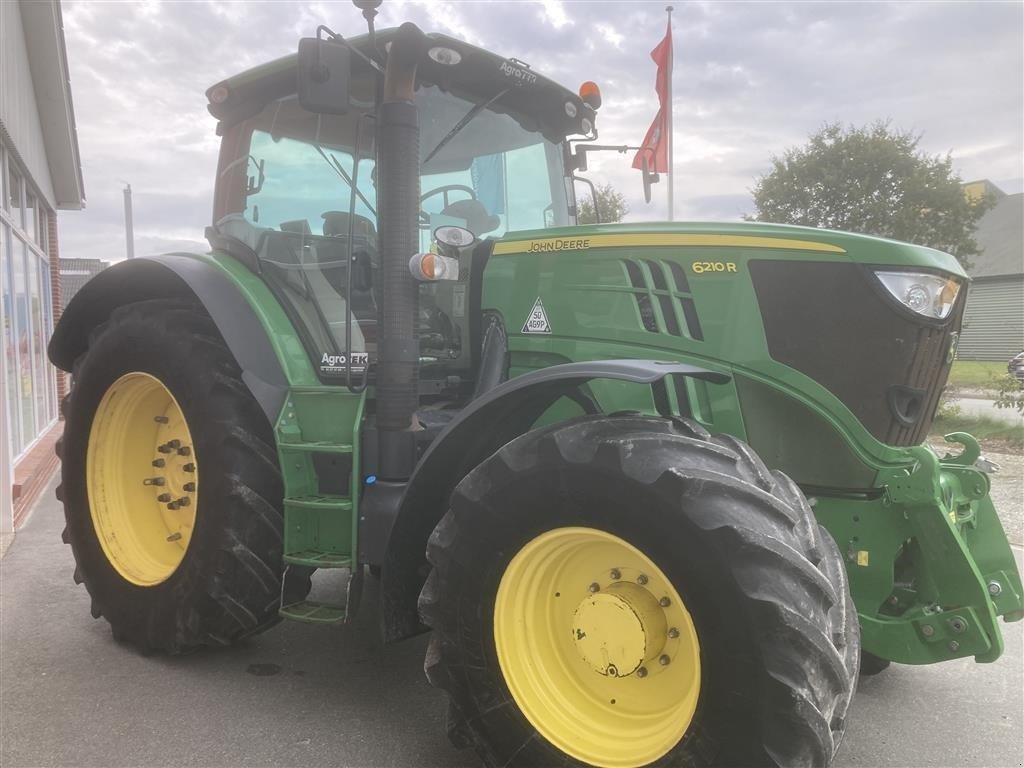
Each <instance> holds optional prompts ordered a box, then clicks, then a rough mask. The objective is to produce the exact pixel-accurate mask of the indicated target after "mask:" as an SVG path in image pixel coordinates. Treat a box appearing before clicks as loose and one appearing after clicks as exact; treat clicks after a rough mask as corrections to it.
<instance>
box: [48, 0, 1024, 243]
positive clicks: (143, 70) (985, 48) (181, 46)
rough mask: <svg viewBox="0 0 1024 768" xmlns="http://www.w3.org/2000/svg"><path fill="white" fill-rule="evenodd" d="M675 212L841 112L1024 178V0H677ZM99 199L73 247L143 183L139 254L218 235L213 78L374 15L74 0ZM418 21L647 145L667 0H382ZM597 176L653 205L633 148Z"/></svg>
mask: <svg viewBox="0 0 1024 768" xmlns="http://www.w3.org/2000/svg"><path fill="white" fill-rule="evenodd" d="M671 2H673V3H674V6H675V12H674V13H673V35H674V40H675V66H674V73H673V74H674V77H673V82H674V86H673V88H674V90H673V110H674V115H675V128H674V131H673V137H674V141H675V217H676V219H677V220H701V221H716V220H717V221H724V220H737V219H739V218H740V217H741V216H742V215H743V214H745V213H750V212H751V211H752V209H753V202H752V198H751V193H750V190H751V188H752V187H753V185H754V183H755V181H756V179H757V177H758V176H759V175H761V174H764V173H766V172H767V171H768V169H769V167H770V160H771V157H772V155H773V154H781V153H783V152H784V151H785V150H786V149H787V148H789V147H794V146H798V145H800V144H801V143H803V142H804V141H805V140H806V139H807V137H808V136H809V135H811V134H812V133H814V132H815V131H816V130H818V129H819V128H820V127H821V126H822V125H824V124H825V123H828V122H834V121H839V122H841V123H844V124H852V125H864V124H867V123H871V122H874V121H875V120H878V119H883V120H889V121H891V124H892V126H893V127H894V128H899V129H904V130H911V131H914V132H915V133H918V134H920V135H921V143H920V148H921V149H922V150H923V151H925V152H928V153H930V154H942V155H945V154H946V153H950V154H951V155H952V157H953V165H954V168H955V170H956V171H957V172H958V173H959V174H960V175H961V176H962V178H963V179H964V180H965V181H969V180H973V179H977V178H988V179H990V180H992V181H993V182H995V183H996V184H997V185H998V186H999V187H1001V188H1002V189H1003V190H1004V191H1005V192H1007V193H1015V192H1020V191H1022V189H1024V178H1022V177H1024V167H1022V166H1024V147H1022V143H1024V34H1022V32H1024V3H1021V2H1019V1H1017V2H1007V3H997V2H977V1H976V2H962V3H956V2H923V1H921V2H919V1H916V0H915V1H913V2H893V3H883V2H857V3H843V2H835V1H833V2H825V3H814V2H804V3H786V2H683V1H682V0H671ZM63 9H64V28H65V37H66V41H67V48H68V65H69V69H70V77H71V86H72V93H73V99H74V106H75V116H76V119H77V123H78V140H79V144H80V149H81V156H82V167H83V173H84V176H85V187H86V197H87V201H86V208H85V210H83V211H80V212H70V211H68V212H63V213H62V214H61V216H60V220H59V221H60V236H61V255H62V256H65V257H91V258H100V259H104V260H106V261H117V260H120V259H122V258H124V255H125V240H124V221H123V197H122V190H123V188H124V184H125V183H126V182H128V183H130V184H131V185H132V190H133V196H134V225H135V248H136V255H140V256H142V255H147V254H151V253H161V252H165V251H172V250H190V251H205V250H207V246H206V243H205V240H204V239H203V230H204V228H205V227H206V226H207V225H208V224H209V223H210V218H211V208H212V193H213V180H214V169H215V165H216V161H217V150H218V137H217V136H216V135H215V133H214V129H215V120H214V118H212V117H211V116H210V115H209V113H208V112H207V110H206V98H205V95H204V92H205V90H206V88H208V87H209V86H210V85H212V84H214V83H216V82H218V81H219V80H222V79H224V78H225V77H227V76H230V75H232V74H235V73H238V72H240V71H243V70H245V69H247V68H249V67H252V66H254V65H256V64H259V63H262V62H265V61H269V60H271V59H274V58H277V57H279V56H282V55H286V54H288V53H292V52H294V51H295V50H296V48H297V45H298V40H299V38H301V37H308V36H311V35H312V34H313V33H314V30H315V29H316V27H317V25H319V24H326V25H328V26H329V27H331V28H333V29H335V30H337V31H339V32H341V33H342V34H343V35H347V36H354V35H357V34H361V33H363V32H364V31H365V22H364V21H363V18H362V16H361V14H360V13H359V11H358V10H357V9H356V8H355V7H354V6H353V5H352V4H351V3H350V2H348V1H347V0H345V1H344V2H303V3H294V2H285V1H284V0H279V1H278V2H226V1H225V0H214V1H212V2H203V1H199V0H193V1H190V2H171V1H167V2H160V1H159V0H145V1H144V2H138V3H131V2H123V1H119V2H103V1H102V0H80V1H79V0H72V1H70V2H69V1H68V0H64V3H63ZM403 21H412V22H415V23H416V24H418V25H419V26H420V27H421V28H422V29H423V30H424V31H426V32H443V33H446V34H448V35H451V36H453V37H458V38H461V39H464V40H466V41H467V42H470V43H473V44H475V45H478V46H481V47H484V48H487V49H489V50H492V51H494V52H496V53H499V54H501V55H504V56H508V57H515V58H517V59H520V60H522V61H525V62H527V63H529V64H530V65H531V66H532V67H533V68H534V69H535V70H538V71H540V72H543V73H544V74H546V75H547V76H549V77H551V78H552V79H554V80H556V81H558V82H561V83H562V84H563V85H565V86H567V87H569V88H572V89H575V88H577V87H578V85H579V84H580V83H582V82H583V81H585V80H594V81H596V82H597V83H598V84H599V86H600V88H601V91H602V95H603V101H604V103H603V106H602V107H601V110H600V111H599V113H598V119H597V125H598V129H599V131H600V138H601V143H610V144H624V143H630V144H639V143H640V141H641V140H642V139H643V136H644V133H645V132H646V130H647V128H648V126H649V124H650V122H651V120H652V119H653V117H654V114H655V112H656V110H657V98H656V95H655V92H654V76H655V66H654V63H653V62H652V61H651V59H650V57H649V53H650V51H651V49H652V48H654V46H655V45H657V43H658V42H659V40H660V39H661V38H662V36H663V35H664V33H665V25H666V13H665V3H664V2H641V1H638V0H637V1H634V2H594V1H592V0H587V1H582V0H581V1H580V2H571V1H569V0H565V1H559V0H536V1H534V0H516V1H514V2H513V1H511V0H494V1H493V2H484V1H483V0H481V1H476V0H460V1H457V2H456V1H450V2H442V1H441V0H436V1H433V2H432V1H429V0H427V1H423V2H417V1H415V0H385V2H384V4H383V5H382V7H381V9H380V16H379V17H378V22H377V23H378V28H384V27H388V26H394V25H397V24H399V23H401V22H403ZM587 175H588V177H589V178H591V179H592V180H594V181H595V182H601V183H611V184H612V185H614V186H615V187H616V188H617V189H618V190H619V191H621V192H622V193H623V194H624V195H625V196H626V198H627V200H628V203H629V206H630V210H631V212H630V214H629V215H628V217H627V218H628V220H633V221H642V220H663V219H665V218H667V204H666V187H667V184H666V183H665V181H664V178H663V181H662V183H661V184H659V185H656V186H655V187H654V200H653V202H652V203H651V204H649V205H648V204H645V203H644V201H643V196H642V188H641V183H640V174H639V172H638V171H634V170H631V169H630V158H628V157H626V156H622V155H618V154H615V153H611V154H600V153H595V154H592V155H591V156H590V171H589V172H588V174H587Z"/></svg>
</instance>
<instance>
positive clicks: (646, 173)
mask: <svg viewBox="0 0 1024 768" xmlns="http://www.w3.org/2000/svg"><path fill="white" fill-rule="evenodd" d="M640 166H641V173H642V174H643V180H644V202H645V203H649V202H651V184H657V183H658V181H659V180H660V177H659V176H658V174H657V173H652V172H651V169H650V166H649V165H648V164H647V155H644V156H643V157H641V158H640Z"/></svg>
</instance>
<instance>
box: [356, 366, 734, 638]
mask: <svg viewBox="0 0 1024 768" xmlns="http://www.w3.org/2000/svg"><path fill="white" fill-rule="evenodd" d="M669 375H676V376H692V377H694V378H700V379H705V380H706V381H710V382H712V383H715V384H724V383H725V382H727V381H728V380H729V376H728V375H726V374H724V373H716V372H714V371H709V370H706V369H704V368H698V367H696V366H693V365H686V364H683V363H674V362H662V361H657V360H595V361H590V362H583V363H568V364H565V365H555V366H551V367H550V368H542V369H540V370H537V371H531V372H530V373H527V374H523V375H522V376H517V377H516V378H514V379H511V380H510V381H506V382H505V383H504V384H501V385H500V386H498V387H495V388H494V389H492V390H490V391H489V392H488V393H487V394H485V395H483V396H482V397H480V398H477V399H476V400H474V401H473V402H471V403H470V404H469V405H468V406H467V407H466V408H465V409H464V410H463V411H462V412H461V413H459V415H458V416H457V417H456V418H455V419H453V420H452V422H451V423H450V424H449V425H448V426H447V427H446V428H445V429H444V431H443V432H442V433H441V434H440V435H439V436H438V437H437V439H435V440H434V442H433V443H431V445H430V448H429V449H428V450H427V452H426V453H425V454H424V456H423V458H422V459H421V460H420V462H419V464H418V465H417V467H416V471H415V473H414V474H413V476H412V478H411V479H410V481H409V484H408V486H406V488H405V492H404V494H403V496H402V499H401V502H400V503H399V504H398V507H397V512H396V514H395V515H394V517H392V518H390V519H388V518H387V515H386V514H378V515H373V516H372V517H374V518H376V519H375V520H373V521H372V522H370V521H368V522H367V525H372V526H373V528H371V529H370V530H367V531H365V535H364V533H363V532H361V533H360V536H359V540H360V542H361V546H365V547H366V549H365V550H364V551H363V553H362V554H361V557H360V559H361V560H362V561H364V562H370V563H382V564H383V568H382V573H381V582H382V583H381V590H380V598H381V621H382V623H383V627H382V630H383V634H384V639H385V641H386V642H392V641H395V640H400V639H402V638H404V637H409V636H411V635H413V634H416V633H418V632H421V631H424V630H425V628H424V627H423V626H422V625H421V624H420V621H419V617H418V616H417V613H416V601H417V598H418V597H419V593H420V589H421V588H422V586H423V583H424V580H425V578H426V573H427V563H426V558H425V552H426V547H427V539H428V538H429V537H430V534H431V532H432V531H433V530H434V527H435V526H436V525H437V523H438V521H440V519H441V517H442V516H443V515H444V513H445V512H446V511H447V507H448V498H449V496H450V495H451V492H452V490H453V489H454V488H455V486H456V485H457V484H458V483H459V481H460V480H462V478H463V477H465V476H466V474H467V473H468V472H469V471H470V470H471V469H473V467H475V466H476V465H477V464H479V463H480V462H481V461H483V460H484V459H485V458H487V457H488V456H490V455H491V454H493V453H494V452H495V451H497V450H498V449H500V448H501V447H502V446H503V445H505V444H506V443H508V442H509V441H510V440H512V439H514V438H516V437H518V436H519V435H522V434H525V433H526V432H527V431H529V429H530V427H531V426H533V424H534V423H535V422H536V421H537V419H538V418H540V416H541V415H542V414H543V413H544V412H545V411H546V410H548V408H550V407H551V406H552V405H553V404H554V403H555V402H556V401H557V400H559V399H560V398H562V397H563V396H565V395H568V394H569V393H571V392H573V391H575V390H577V389H578V388H579V387H581V386H582V385H584V384H586V383H587V382H589V381H591V380H593V379H617V380H619V381H627V382H633V383H636V384H651V385H654V384H656V383H657V382H660V381H662V380H663V379H664V378H665V377H666V376H669ZM373 488H374V486H372V485H371V486H369V488H368V489H367V493H366V494H365V495H364V499H365V498H366V496H370V495H372V494H373V493H374V490H373ZM381 490H382V492H386V491H384V489H383V488H382V489H381ZM365 503H366V502H365V501H364V505H365ZM384 506H386V505H383V504H382V505H381V508H383V507H384ZM364 509H365V506H364ZM381 511H383V509H381ZM367 517H368V518H369V517H370V516H367ZM375 542H379V543H378V544H377V545H376V547H375ZM384 542H386V544H384V545H383V551H380V550H381V544H380V543H384Z"/></svg>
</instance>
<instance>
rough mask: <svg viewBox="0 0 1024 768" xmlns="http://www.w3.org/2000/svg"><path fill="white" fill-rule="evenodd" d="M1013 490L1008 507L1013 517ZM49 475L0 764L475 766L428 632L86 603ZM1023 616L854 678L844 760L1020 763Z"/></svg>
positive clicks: (18, 620) (19, 615)
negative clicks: (102, 613)
mask: <svg viewBox="0 0 1024 768" xmlns="http://www.w3.org/2000/svg"><path fill="white" fill-rule="evenodd" d="M1020 503H1021V501H1020V496H1019V495H1018V497H1017V504H1018V509H1017V510H1016V517H1018V518H1019V517H1020V509H1019V505H1020ZM61 527H62V524H61V520H60V513H59V511H58V507H57V504H56V502H55V501H54V500H53V493H52V489H51V490H50V491H48V492H47V493H46V495H45V496H44V499H43V501H42V502H41V503H40V506H39V507H38V508H37V510H36V511H35V513H34V514H33V516H32V518H31V519H30V520H29V522H28V524H27V526H26V528H25V529H24V530H23V531H22V532H20V533H19V534H18V536H17V538H16V540H15V542H14V544H13V546H12V547H11V549H10V550H9V551H8V553H7V554H6V556H4V558H3V560H2V561H0V584H2V587H0V681H2V682H0V765H3V766H4V767H5V768H18V767H21V766H238V765H246V766H263V765H289V766H291V765H314V764H319V765H337V766H417V767H419V766H462V765H466V766H472V765H475V764H476V763H475V761H474V760H473V759H472V757H471V756H470V755H465V754H463V753H459V752H456V751H455V750H453V749H452V748H451V747H450V746H449V745H448V743H447V740H446V739H445V737H444V736H443V734H442V729H441V720H442V713H443V710H444V707H443V700H442V697H441V696H440V695H439V694H437V693H436V692H435V691H434V690H433V689H431V688H430V687H429V686H428V685H427V684H426V682H425V681H424V679H423V674H422V669H421V664H422V661H421V660H422V657H423V651H424V647H425V641H424V638H419V639H416V640H412V641H408V642H406V643H402V644H399V645H397V646H392V647H389V648H383V649H382V648H379V647H378V646H377V645H376V643H375V641H374V631H373V630H374V620H375V619H374V616H373V614H372V612H370V611H366V612H364V613H363V614H361V616H360V621H359V622H358V624H357V625H356V626H355V627H354V628H351V629H349V630H341V629H322V628H316V627H309V626H306V625H300V624H292V623H287V624H282V625H280V626H278V627H276V628H275V629H273V630H271V631H270V632H268V633H266V634H265V635H263V636H261V637H259V638H256V639H254V640H252V641H249V642H247V643H246V644H244V645H243V646H241V647H238V648H234V649H229V650H225V651H208V652H202V653H197V654H195V655H193V656H190V657H186V658H179V659H168V658H161V657H155V658H143V657H141V656H139V655H138V654H137V653H135V652H134V651H132V650H130V649H129V648H126V647H124V646H120V645H118V644H117V643H115V642H114V641H113V640H112V639H111V637H110V632H109V630H108V628H107V625H106V623H105V622H103V621H94V620H93V619H91V618H90V616H89V603H88V599H87V596H86V594H85V590H84V588H82V587H75V586H74V584H73V583H72V580H71V572H72V561H71V554H70V551H69V549H68V548H67V547H65V546H64V545H62V544H61V541H60V530H61ZM1022 624H1024V622H1022V623H1018V624H1014V625H1003V626H1004V629H1005V630H1006V635H1007V650H1006V654H1005V655H1004V656H1003V658H1002V659H1000V660H999V662H997V663H996V664H992V665H979V664H974V663H973V662H972V661H959V662H952V663H949V664H944V665H940V666H935V667H920V668H915V667H904V666H898V667H893V668H891V669H890V670H889V671H888V672H886V673H883V674H882V675H880V676H878V677H876V678H873V679H866V680H864V681H863V682H862V683H861V687H860V691H859V693H858V696H857V698H856V700H855V702H854V707H853V710H854V711H853V712H852V715H851V725H850V728H849V731H848V733H847V737H846V741H845V742H844V744H843V747H842V750H841V751H840V754H839V756H838V758H837V761H836V766H838V767H840V768H845V767H852V766H987V767H989V768H992V767H995V766H999V767H1002V766H1021V765H1024V746H1022V738H1024V700H1022V688H1021V681H1022V679H1024V657H1022V633H1021V629H1022Z"/></svg>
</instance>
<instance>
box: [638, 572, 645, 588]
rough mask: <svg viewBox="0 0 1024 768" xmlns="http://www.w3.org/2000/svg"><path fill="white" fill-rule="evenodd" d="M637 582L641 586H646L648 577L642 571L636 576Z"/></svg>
mask: <svg viewBox="0 0 1024 768" xmlns="http://www.w3.org/2000/svg"><path fill="white" fill-rule="evenodd" d="M636 583H637V584H639V585H640V586H641V587H642V586H644V585H645V584H646V583H647V577H646V576H644V575H643V574H642V573H641V574H640V575H639V576H637V577H636Z"/></svg>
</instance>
